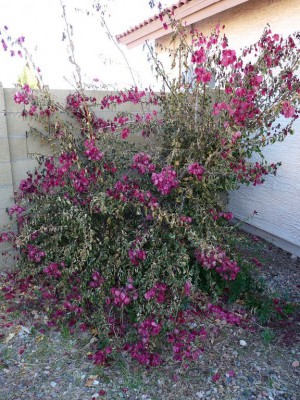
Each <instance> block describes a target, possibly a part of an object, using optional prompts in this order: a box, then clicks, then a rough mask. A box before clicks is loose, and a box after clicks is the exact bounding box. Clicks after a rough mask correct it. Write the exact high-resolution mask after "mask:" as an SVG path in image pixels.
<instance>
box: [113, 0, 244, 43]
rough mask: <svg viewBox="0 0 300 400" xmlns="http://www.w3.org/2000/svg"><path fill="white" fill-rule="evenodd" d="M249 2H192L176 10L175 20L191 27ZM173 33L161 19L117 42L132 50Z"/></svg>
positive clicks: (205, 0) (123, 35)
mask: <svg viewBox="0 0 300 400" xmlns="http://www.w3.org/2000/svg"><path fill="white" fill-rule="evenodd" d="M247 1H249V0H195V1H190V2H188V3H186V4H184V5H182V6H180V7H178V8H176V9H175V10H174V16H173V18H174V19H175V20H177V21H179V20H181V22H182V24H185V25H187V26H189V25H192V24H194V23H196V22H199V21H202V20H204V19H206V18H209V17H211V16H213V15H215V14H218V13H221V12H223V11H226V10H228V9H230V8H232V7H235V6H238V5H240V4H242V3H245V2H247ZM171 32H172V30H171V28H170V27H169V29H168V30H165V29H164V28H163V26H162V22H161V21H160V19H159V18H156V19H154V18H153V19H149V20H148V21H144V23H141V24H140V25H139V26H137V27H135V28H133V29H131V31H128V32H126V33H124V34H122V35H118V36H117V40H118V42H119V43H121V44H124V45H126V46H127V48H129V49H131V48H134V47H136V46H139V45H141V44H143V43H145V42H146V41H147V40H156V39H159V38H161V37H163V36H165V35H167V34H169V33H171Z"/></svg>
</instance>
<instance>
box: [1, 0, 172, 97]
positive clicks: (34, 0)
mask: <svg viewBox="0 0 300 400" xmlns="http://www.w3.org/2000/svg"><path fill="white" fill-rule="evenodd" d="M63 2H64V4H65V5H66V14H67V17H68V22H69V23H70V24H72V26H73V28H74V29H73V31H74V37H73V40H74V45H75V56H76V60H77V63H78V64H79V65H80V67H81V69H82V75H83V77H84V79H83V80H84V81H85V82H86V83H89V84H90V83H93V82H95V80H99V82H103V84H105V85H108V87H109V88H110V87H112V86H114V85H117V87H118V88H123V87H129V86H132V85H133V82H132V78H131V75H130V71H129V70H128V68H127V66H126V62H125V61H124V58H123V57H122V56H121V53H120V51H119V50H118V49H117V47H116V46H115V45H114V44H113V43H112V42H111V41H110V40H109V38H108V37H107V34H106V32H105V31H104V30H103V28H102V27H101V24H100V22H99V19H98V17H97V15H94V16H92V15H91V14H90V15H89V16H87V13H86V11H87V10H92V8H91V7H90V5H91V4H92V0H85V1H82V0H63ZM99 2H100V3H102V4H103V3H104V2H106V3H107V11H106V22H107V25H108V26H109V29H110V31H111V33H112V34H113V35H117V34H120V33H123V32H124V31H126V30H127V29H128V28H130V27H131V26H134V25H136V24H138V23H140V22H142V21H144V20H145V19H146V18H149V17H150V16H152V15H153V14H155V13H156V12H157V11H156V9H151V8H150V6H149V0H106V1H103V0H102V1H101V0H99ZM174 2H175V1H174V0H165V1H164V2H162V4H163V5H170V4H173V3H174ZM83 7H84V9H83ZM0 10H1V14H0V30H2V32H3V27H4V26H5V25H6V26H8V28H9V33H10V34H11V36H12V37H15V38H17V37H19V36H25V44H26V47H27V48H28V49H29V50H30V53H31V54H32V55H33V59H34V61H35V63H36V65H37V66H38V67H39V68H40V69H41V70H42V75H43V80H44V84H47V85H49V87H50V88H52V89H65V88H71V87H72V84H73V78H72V74H73V67H72V65H71V64H70V62H69V61H68V57H69V55H68V43H67V41H62V35H63V31H64V28H65V24H64V21H63V18H62V8H61V3H60V0H26V1H24V0H0ZM96 14H97V13H96ZM121 48H122V50H123V51H124V52H125V54H126V57H127V59H128V61H129V64H130V66H131V70H132V71H133V73H134V76H135V78H136V80H137V81H138V83H139V85H140V86H141V87H146V86H149V84H152V85H154V84H155V79H154V77H153V74H152V72H151V69H150V65H149V63H148V61H147V51H146V50H143V46H139V47H138V48H135V49H132V50H127V48H126V47H125V46H123V45H121ZM24 65H25V61H24V59H21V58H19V57H10V56H9V54H8V52H3V51H2V49H1V51H0V82H2V85H3V86H4V87H13V86H14V84H15V83H16V81H17V78H18V76H19V74H20V73H21V71H22V70H23V67H24Z"/></svg>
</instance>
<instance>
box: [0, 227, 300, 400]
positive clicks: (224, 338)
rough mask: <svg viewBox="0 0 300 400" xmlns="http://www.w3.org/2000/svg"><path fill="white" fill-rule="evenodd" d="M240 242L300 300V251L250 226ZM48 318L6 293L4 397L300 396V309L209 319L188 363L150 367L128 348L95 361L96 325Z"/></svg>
mask: <svg viewBox="0 0 300 400" xmlns="http://www.w3.org/2000/svg"><path fill="white" fill-rule="evenodd" d="M236 247H237V248H239V249H240V251H241V252H242V253H243V255H244V256H245V257H246V258H248V259H249V260H252V262H253V263H254V268H256V269H255V274H257V276H258V277H260V278H261V279H264V280H265V283H266V286H267V290H268V291H270V292H272V293H274V294H275V295H276V297H278V298H281V299H284V300H286V301H289V302H292V304H293V305H294V306H297V305H299V304H300V291H299V288H300V259H299V258H295V257H292V256H291V255H290V254H288V253H286V252H284V251H282V250H280V249H278V248H276V247H275V246H273V245H270V244H269V243H266V242H264V241H263V240H261V239H258V238H255V237H253V236H250V235H246V234H244V233H239V234H238V235H237V238H236ZM1 279H2V280H3V279H4V276H3V275H2V276H1V277H0V287H1V286H2V285H1ZM12 306H13V307H12ZM249 318H252V316H251V315H249ZM43 321H45V322H46V321H47V316H46V314H45V313H44V312H43V311H42V310H40V309H39V307H38V306H37V305H35V306H34V307H32V308H29V309H28V308H25V307H24V305H22V303H21V304H20V302H18V303H17V304H16V300H14V299H12V300H9V301H8V300H5V299H4V297H1V298H0V400H21V399H22V400H36V399H43V400H50V399H58V400H92V399H97V398H99V399H102V398H103V399H132V400H133V399H138V400H140V399H141V400H150V399H151V400H160V399H165V400H174V399H176V400H177V399H178V400H184V399H195V400H196V399H207V400H213V399H214V400H223V399H224V400H225V399H227V400H229V399H230V400H249V399H269V400H283V399H287V400H298V399H300V395H299V393H300V376H299V374H300V366H299V362H300V346H299V340H300V316H299V309H298V311H297V310H296V311H295V312H294V313H293V314H292V315H290V316H289V317H288V318H287V319H285V320H279V321H277V322H272V323H269V324H265V325H261V324H260V323H259V322H257V321H253V325H252V326H253V329H244V328H241V327H239V326H233V325H230V324H228V323H226V322H225V321H224V320H219V319H217V318H216V319H215V320H210V321H207V322H206V325H205V328H206V330H207V331H208V332H209V335H208V339H207V340H206V342H205V343H204V344H203V348H204V351H203V353H202V355H201V356H200V357H199V360H197V362H195V363H194V364H191V365H190V366H189V367H188V368H184V366H183V365H180V364H176V363H174V362H173V361H169V362H166V363H165V364H164V365H163V366H161V367H158V368H153V369H146V368H145V367H142V366H140V365H137V364H136V363H135V362H133V361H131V360H130V359H129V358H128V355H127V354H125V353H124V354H120V355H119V356H118V357H117V360H116V362H115V363H114V364H112V365H111V366H108V367H99V366H95V365H93V363H92V362H91V361H90V360H88V358H87V354H88V353H89V352H91V351H95V349H96V348H97V339H96V338H95V337H94V336H93V333H92V332H81V331H76V332H75V333H74V334H72V335H71V334H70V332H69V330H68V328H67V327H64V326H61V328H60V329H45V330H39V329H36V328H35V325H36V323H37V322H39V323H40V322H43Z"/></svg>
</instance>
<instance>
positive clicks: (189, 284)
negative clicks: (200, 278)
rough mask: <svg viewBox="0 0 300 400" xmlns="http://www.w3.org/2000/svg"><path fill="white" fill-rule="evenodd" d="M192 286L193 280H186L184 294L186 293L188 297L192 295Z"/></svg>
mask: <svg viewBox="0 0 300 400" xmlns="http://www.w3.org/2000/svg"><path fill="white" fill-rule="evenodd" d="M191 287H192V284H191V282H190V281H186V282H185V285H184V294H185V295H186V296H187V297H190V296H191Z"/></svg>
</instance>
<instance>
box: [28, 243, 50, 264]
mask: <svg viewBox="0 0 300 400" xmlns="http://www.w3.org/2000/svg"><path fill="white" fill-rule="evenodd" d="M45 255H46V254H45V252H44V251H42V250H41V249H39V248H38V247H36V246H33V245H31V244H28V245H27V257H28V259H29V260H30V261H33V262H35V263H39V262H41V261H42V259H43V258H44V257H45Z"/></svg>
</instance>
